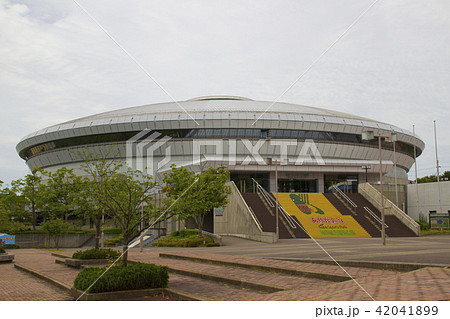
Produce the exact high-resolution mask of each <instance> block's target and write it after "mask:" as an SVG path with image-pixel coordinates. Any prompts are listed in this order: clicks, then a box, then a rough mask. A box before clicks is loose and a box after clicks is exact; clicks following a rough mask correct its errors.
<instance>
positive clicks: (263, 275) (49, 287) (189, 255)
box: [0, 235, 450, 301]
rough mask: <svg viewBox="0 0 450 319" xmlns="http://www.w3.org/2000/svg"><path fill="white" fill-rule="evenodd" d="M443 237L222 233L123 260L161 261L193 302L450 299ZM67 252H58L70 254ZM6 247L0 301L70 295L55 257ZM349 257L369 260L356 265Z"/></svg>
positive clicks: (70, 274)
mask: <svg viewBox="0 0 450 319" xmlns="http://www.w3.org/2000/svg"><path fill="white" fill-rule="evenodd" d="M449 242H450V236H448V235H442V236H429V237H421V238H388V239H387V245H386V246H383V245H382V244H381V239H379V238H368V239H320V240H317V242H315V241H314V240H311V239H288V240H280V241H279V242H278V243H276V244H265V243H260V242H255V241H249V240H245V239H240V238H235V237H223V245H222V246H221V247H209V248H160V247H158V248H157V247H146V248H144V251H143V252H142V253H141V252H140V250H139V248H133V249H131V250H130V253H129V259H130V260H131V261H140V262H149V263H155V264H159V265H166V266H168V267H169V269H170V281H169V288H170V289H173V290H175V291H177V292H180V293H182V294H184V295H188V296H191V297H192V298H193V299H197V300H243V301H246V300H377V301H382V300H405V301H406V300H450V269H449V267H450V257H449V256H450V254H449V253H450V248H449ZM73 251H74V250H73V249H71V250H69V249H61V250H60V251H59V252H58V253H59V254H62V255H65V256H67V257H70V256H71V255H72V253H73ZM9 253H13V254H15V261H14V263H8V264H0V269H1V271H0V300H72V298H71V297H70V296H69V294H68V290H67V289H68V288H69V287H71V286H72V285H73V280H74V278H75V277H76V275H77V274H78V272H79V270H78V269H74V268H69V267H67V266H65V265H62V264H59V263H55V259H58V257H55V256H52V251H49V250H39V249H18V250H9ZM329 255H330V256H332V257H333V258H334V259H335V260H336V261H337V262H338V263H339V264H340V263H342V266H340V265H338V264H336V263H334V262H333V263H332V264H319V263H317V262H318V260H331V258H330V256H329ZM305 261H306V262H305ZM349 261H367V262H374V263H373V265H374V266H371V265H370V263H368V264H366V265H365V266H364V267H359V266H358V267H356V266H355V265H351V264H349V263H348V262H349ZM381 262H384V263H381ZM403 264H406V265H410V264H415V266H416V269H412V270H411V269H410V270H407V271H405V270H404V269H403V270H402V269H401V267H400V268H398V267H397V266H398V265H400V266H401V265H403ZM15 265H20V266H22V267H26V268H28V269H32V270H33V271H35V272H37V273H39V274H42V275H43V276H44V277H47V278H51V279H52V280H54V281H55V282H58V283H59V286H55V285H54V284H51V283H49V282H47V281H44V280H42V279H39V278H36V277H35V276H33V275H31V274H29V273H26V272H24V271H22V270H19V269H18V268H15V267H14V266H15ZM383 265H384V266H385V267H384V266H383ZM392 265H394V266H392ZM383 268H384V269H383Z"/></svg>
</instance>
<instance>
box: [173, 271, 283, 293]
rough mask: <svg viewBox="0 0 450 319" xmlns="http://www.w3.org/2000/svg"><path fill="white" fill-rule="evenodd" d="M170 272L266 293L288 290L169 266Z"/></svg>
mask: <svg viewBox="0 0 450 319" xmlns="http://www.w3.org/2000/svg"><path fill="white" fill-rule="evenodd" d="M170 272H172V273H174V274H178V275H183V276H189V277H195V278H200V279H205V280H210V281H215V282H221V283H225V284H229V285H233V286H237V287H239V288H246V289H251V290H256V291H261V292H266V293H273V292H278V291H283V290H288V289H287V288H281V287H275V286H269V285H264V284H258V283H254V282H250V281H245V280H238V279H231V278H226V277H221V276H214V275H207V274H202V273H197V272H193V271H189V270H183V269H176V268H171V267H169V273H170Z"/></svg>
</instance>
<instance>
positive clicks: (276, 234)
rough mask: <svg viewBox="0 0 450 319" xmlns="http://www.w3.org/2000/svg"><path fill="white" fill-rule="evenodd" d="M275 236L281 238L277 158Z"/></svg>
mask: <svg viewBox="0 0 450 319" xmlns="http://www.w3.org/2000/svg"><path fill="white" fill-rule="evenodd" d="M274 162H275V202H276V203H275V237H276V240H277V242H278V240H279V239H280V229H279V227H278V161H277V160H275V161H274Z"/></svg>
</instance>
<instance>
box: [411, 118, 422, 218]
mask: <svg viewBox="0 0 450 319" xmlns="http://www.w3.org/2000/svg"><path fill="white" fill-rule="evenodd" d="M413 136H414V137H416V128H415V126H414V125H413ZM414 175H415V178H416V182H415V184H416V205H417V211H418V213H419V217H420V215H421V214H422V211H421V209H420V207H419V186H418V185H417V158H416V144H415V143H414Z"/></svg>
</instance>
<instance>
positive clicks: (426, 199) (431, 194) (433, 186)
mask: <svg viewBox="0 0 450 319" xmlns="http://www.w3.org/2000/svg"><path fill="white" fill-rule="evenodd" d="M406 190H407V197H408V215H410V216H411V217H412V218H413V219H415V220H419V218H420V216H421V215H422V216H424V218H426V220H427V221H428V222H429V214H430V212H437V213H448V212H450V181H444V182H439V183H437V182H435V183H422V184H409V185H407V186H406ZM439 194H440V195H439Z"/></svg>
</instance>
